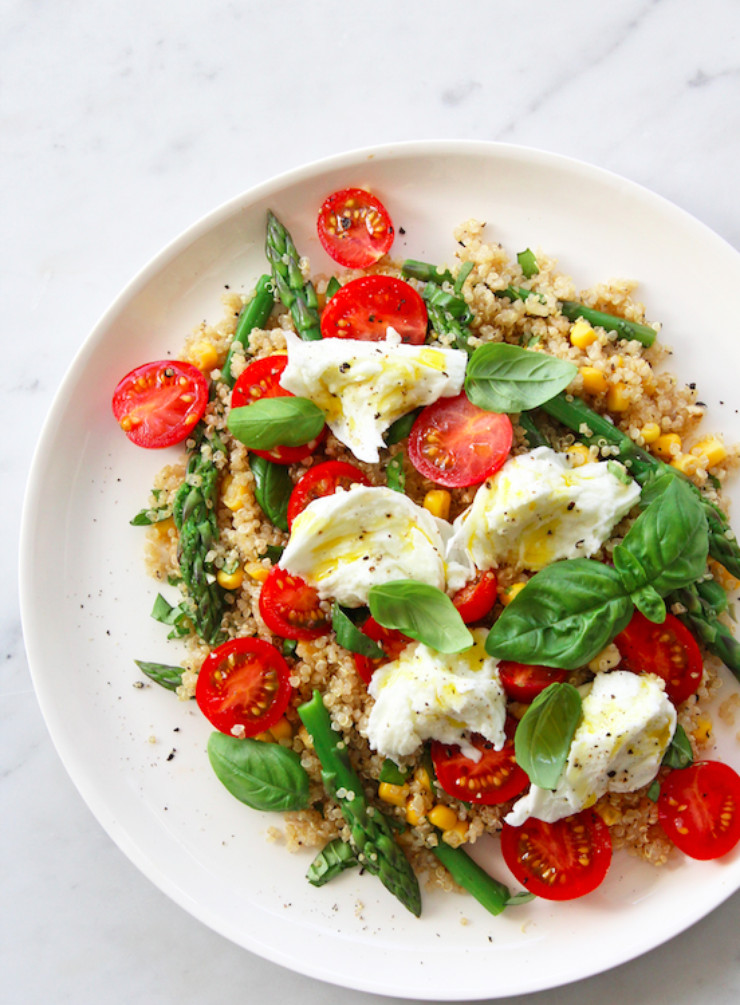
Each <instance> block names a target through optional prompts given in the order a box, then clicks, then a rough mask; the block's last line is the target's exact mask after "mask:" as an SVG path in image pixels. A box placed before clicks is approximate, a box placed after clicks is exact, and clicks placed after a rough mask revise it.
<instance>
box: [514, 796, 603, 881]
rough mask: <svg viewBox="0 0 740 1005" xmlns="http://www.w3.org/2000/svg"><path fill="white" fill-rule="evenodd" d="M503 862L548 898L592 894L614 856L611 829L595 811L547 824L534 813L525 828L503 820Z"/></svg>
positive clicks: (583, 811) (519, 877)
mask: <svg viewBox="0 0 740 1005" xmlns="http://www.w3.org/2000/svg"><path fill="white" fill-rule="evenodd" d="M501 851H502V853H503V856H504V861H505V862H506V864H507V866H508V867H509V869H510V870H511V872H512V873H513V875H514V876H515V877H516V879H517V880H518V881H519V882H520V883H521V884H522V886H524V888H525V889H526V890H528V891H529V892H530V893H534V894H535V895H536V896H538V897H542V898H543V899H544V900H574V899H575V898H576V897H583V896H584V895H585V894H587V893H591V891H592V890H595V889H596V887H597V886H599V884H600V883H601V882H602V880H603V879H604V877H605V876H606V874H607V872H608V870H609V866H610V864H611V859H612V840H611V835H610V834H609V828H608V827H607V825H606V824H605V823H604V821H603V820H602V819H601V817H600V816H599V815H598V813H595V812H594V811H593V810H582V811H581V812H580V813H576V814H574V815H573V816H570V817H565V819H563V820H557V821H556V822H555V823H554V824H548V823H545V822H544V821H543V820H537V819H536V818H535V817H530V818H529V819H528V820H525V821H524V823H523V824H522V826H521V827H511V826H510V825H509V824H504V826H503V829H502V831H501Z"/></svg>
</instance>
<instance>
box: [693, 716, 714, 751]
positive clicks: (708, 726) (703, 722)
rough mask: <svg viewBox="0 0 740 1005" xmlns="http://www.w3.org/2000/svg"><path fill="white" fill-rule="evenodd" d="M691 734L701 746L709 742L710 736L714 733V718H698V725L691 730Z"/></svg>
mask: <svg viewBox="0 0 740 1005" xmlns="http://www.w3.org/2000/svg"><path fill="white" fill-rule="evenodd" d="M691 735H692V736H693V738H694V739H695V740H696V742H697V743H698V744H699V745H700V746H703V745H704V744H705V743H709V738H710V736H711V735H712V720H711V719H709V718H708V717H706V716H701V718H699V719H698V720H697V723H696V726H694V728H693V729H692V730H691Z"/></svg>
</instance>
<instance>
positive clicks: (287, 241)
mask: <svg viewBox="0 0 740 1005" xmlns="http://www.w3.org/2000/svg"><path fill="white" fill-rule="evenodd" d="M265 252H266V254H267V260H268V261H269V263H270V267H271V268H272V279H273V282H274V283H275V289H276V291H277V294H278V296H279V297H280V299H281V301H282V302H283V304H284V305H285V307H287V308H288V310H289V311H290V313H291V316H292V318H293V323H294V324H295V326H296V330H297V332H298V334H299V335H300V336H301V338H302V339H305V340H306V341H308V342H315V341H318V339H320V338H321V326H320V324H319V311H318V306H319V304H318V299H317V297H316V290H315V289H314V286H313V283H312V282H310V281H308V282H304V280H303V274H302V273H301V268H300V264H299V256H298V251H297V250H296V246H295V244H294V243H293V238H292V237H291V236H290V234H289V233H288V231H287V230H286V229H285V227H284V226H283V225H282V223H280V221H279V220H278V218H277V217H276V216H275V215H274V213H270V212H268V214H267V237H266V240H265Z"/></svg>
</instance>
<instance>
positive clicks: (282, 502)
mask: <svg viewBox="0 0 740 1005" xmlns="http://www.w3.org/2000/svg"><path fill="white" fill-rule="evenodd" d="M249 407H250V408H251V407H252V406H251V405H250V406H249ZM249 467H250V468H251V471H252V474H253V475H254V497H255V499H256V500H257V503H258V504H259V506H260V508H261V510H262V512H263V513H264V514H265V516H266V517H267V519H268V520H269V521H270V522H271V523H272V524H274V525H275V527H279V528H280V530H286V531H287V529H288V501H289V499H290V494H291V492H292V491H293V479H292V478H291V477H290V473H289V471H288V467H287V465H285V464H276V463H275V462H274V461H270V460H268V459H267V458H266V457H259V456H258V455H257V454H250V455H249Z"/></svg>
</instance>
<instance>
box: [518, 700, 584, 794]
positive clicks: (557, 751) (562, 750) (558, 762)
mask: <svg viewBox="0 0 740 1005" xmlns="http://www.w3.org/2000/svg"><path fill="white" fill-rule="evenodd" d="M580 720H581V696H580V694H579V693H578V691H577V690H576V688H574V687H573V685H572V684H550V685H549V687H546V688H545V690H544V691H542V692H541V693H540V694H538V695H537V697H536V698H535V699H534V701H533V702H532V704H531V705H530V706H529V708H528V709H527V711H526V712H525V713H524V715H523V717H522V719H521V720H520V722H519V725H518V726H517V730H516V734H515V736H514V752H515V754H516V760H517V764H519V765H520V766H521V767H522V768H523V769H524V771H526V773H527V774H528V775H529V780H530V781H531V782H532V784H533V785H538V786H539V787H540V788H541V789H554V788H555V786H556V785H557V784H558V779H559V778H560V776H561V774H562V772H563V768H564V766H565V762H566V760H567V758H568V752H569V750H570V744H571V741H572V739H573V734H574V733H575V731H576V728H577V726H578V723H579V722H580Z"/></svg>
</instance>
